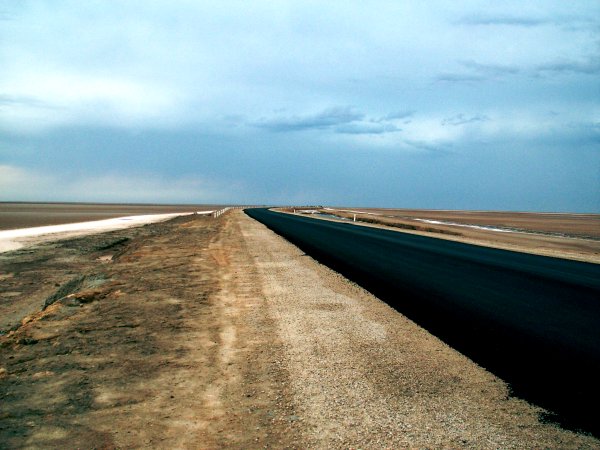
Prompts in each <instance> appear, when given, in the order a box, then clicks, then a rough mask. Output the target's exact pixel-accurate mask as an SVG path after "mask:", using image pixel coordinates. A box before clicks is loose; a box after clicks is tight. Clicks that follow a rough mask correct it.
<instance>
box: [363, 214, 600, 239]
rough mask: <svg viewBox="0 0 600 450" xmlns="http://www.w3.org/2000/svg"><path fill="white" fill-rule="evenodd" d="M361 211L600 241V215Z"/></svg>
mask: <svg viewBox="0 0 600 450" xmlns="http://www.w3.org/2000/svg"><path fill="white" fill-rule="evenodd" d="M361 211H368V212H374V213H378V214H383V215H386V216H390V217H397V218H420V219H431V220H443V221H448V222H456V223H462V224H467V225H484V226H496V227H506V228H511V229H518V230H523V231H530V232H534V233H556V234H560V235H565V236H571V237H583V238H586V237H588V238H589V237H592V238H597V239H600V214H573V213H535V212H511V211H439V210H425V209H422V210H419V209H377V208H373V209H371V208H368V209H361Z"/></svg>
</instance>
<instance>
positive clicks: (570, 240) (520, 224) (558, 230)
mask: <svg viewBox="0 0 600 450" xmlns="http://www.w3.org/2000/svg"><path fill="white" fill-rule="evenodd" d="M349 210H350V211H362V212H365V213H364V214H361V213H357V214H355V213H352V212H348V211H349ZM349 210H346V209H335V210H331V209H320V211H322V212H323V213H326V214H333V215H336V216H339V217H340V218H345V219H353V218H354V215H356V220H357V222H355V223H356V224H358V225H366V226H376V227H386V228H389V229H393V230H396V231H402V232H407V233H415V234H421V235H425V236H431V237H436V238H440V239H448V240H453V241H458V242H465V243H469V244H475V245H482V246H486V247H494V248H501V249H505V250H512V251H518V252H525V253H533V254H538V255H544V256H552V257H557V258H566V259H574V260H579V261H585V262H592V263H596V264H599V263H600V215H599V214H541V213H511V212H478V211H428V210H384V209H368V208H360V209H349ZM282 211H284V212H292V209H289V208H286V209H283V210H282ZM367 212H368V213H370V214H366V213H367ZM312 217H317V218H319V216H318V215H317V214H313V215H312ZM416 218H420V219H428V220H436V221H445V222H454V223H460V224H466V225H478V226H491V227H503V228H506V229H512V230H515V232H510V233H505V232H498V231H492V230H482V229H474V228H468V227H464V226H457V225H448V224H437V223H436V224H432V223H426V222H422V221H418V220H416ZM323 220H330V219H329V218H324V219H323ZM518 230H521V231H518Z"/></svg>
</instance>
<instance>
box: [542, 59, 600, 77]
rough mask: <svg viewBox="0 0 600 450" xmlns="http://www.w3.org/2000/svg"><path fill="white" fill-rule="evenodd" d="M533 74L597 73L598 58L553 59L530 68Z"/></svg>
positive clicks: (599, 72)
mask: <svg viewBox="0 0 600 450" xmlns="http://www.w3.org/2000/svg"><path fill="white" fill-rule="evenodd" d="M531 73H532V75H533V76H541V75H544V74H549V73H576V74H584V75H599V74H600V60H597V59H596V60H589V61H555V62H550V63H546V64H539V65H537V66H535V67H534V68H533V70H532V72H531Z"/></svg>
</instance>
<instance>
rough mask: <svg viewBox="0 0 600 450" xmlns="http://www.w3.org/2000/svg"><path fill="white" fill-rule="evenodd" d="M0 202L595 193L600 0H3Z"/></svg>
mask: <svg viewBox="0 0 600 450" xmlns="http://www.w3.org/2000/svg"><path fill="white" fill-rule="evenodd" d="M0 201H91V202H159V203H236V204H294V205H304V204H323V205H340V206H342V205H343V206H365V207H366V206H379V207H396V208H433V209H479V210H517V211H564V212H596V213H598V212H600V2H598V1H594V0H587V1H577V0H575V1H569V2H565V1H563V0H559V1H553V0H545V1H531V2H523V1H522V0H519V1H497V2H487V1H435V0H434V1H427V2H422V1H416V0H415V1H400V0H394V1H391V0H390V1H385V0H372V1H361V2H348V1H337V0H330V1H327V2H323V1H286V0H280V1H277V2H273V1H270V0H269V1H266V0H265V1H263V0H256V1H252V2H248V1H242V0H240V1H227V0H223V1H219V2H214V1H198V0H189V1H183V0H181V1H166V0H165V1H155V0H127V1H125V0H122V1H117V0H115V1H93V0H90V1H86V2H81V1H79V0H74V1H68V0H52V1H41V0H40V1H27V0H20V1H14V0H0Z"/></svg>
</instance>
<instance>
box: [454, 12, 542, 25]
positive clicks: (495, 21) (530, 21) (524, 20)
mask: <svg viewBox="0 0 600 450" xmlns="http://www.w3.org/2000/svg"><path fill="white" fill-rule="evenodd" d="M457 23H458V24H461V25H509V26H517V27H537V26H540V25H546V24H548V23H551V22H550V21H549V20H548V19H542V18H539V17H527V16H511V15H495V16H494V15H470V16H465V17H463V18H462V19H460V20H458V21H457Z"/></svg>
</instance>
